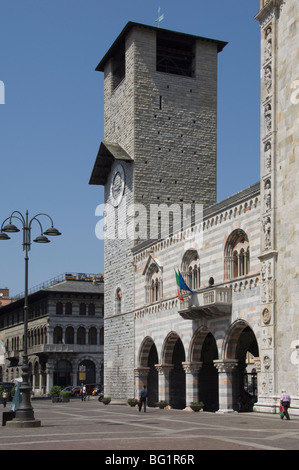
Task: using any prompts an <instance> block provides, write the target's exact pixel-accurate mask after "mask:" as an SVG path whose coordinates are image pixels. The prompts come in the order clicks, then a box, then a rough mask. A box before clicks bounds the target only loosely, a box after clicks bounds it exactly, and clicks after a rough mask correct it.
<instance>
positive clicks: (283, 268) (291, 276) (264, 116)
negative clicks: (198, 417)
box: [256, 0, 299, 411]
mask: <svg viewBox="0 0 299 470" xmlns="http://www.w3.org/2000/svg"><path fill="white" fill-rule="evenodd" d="M256 19H257V20H258V21H259V22H260V26H261V201H262V206H261V254H260V261H261V333H262V341H261V344H262V349H261V351H260V359H261V374H260V381H259V389H260V390H259V403H258V404H257V407H256V408H257V409H258V410H260V411H265V410H268V411H273V410H274V405H275V404H276V405H277V402H278V397H279V395H280V392H281V389H282V388H286V389H287V390H288V391H289V393H290V394H291V395H292V403H293V405H297V406H299V399H298V397H299V392H298V390H299V382H298V380H299V375H298V367H299V366H298V364H299V360H298V354H297V352H296V351H297V350H299V349H298V348H299V315H298V313H299V311H298V305H299V244H298V228H299V212H298V207H299V190H298V186H299V176H298V175H299V60H298V57H299V28H298V24H299V5H298V1H297V0H261V2H260V11H259V13H258V14H257V15H256ZM296 348H297V349H296Z"/></svg>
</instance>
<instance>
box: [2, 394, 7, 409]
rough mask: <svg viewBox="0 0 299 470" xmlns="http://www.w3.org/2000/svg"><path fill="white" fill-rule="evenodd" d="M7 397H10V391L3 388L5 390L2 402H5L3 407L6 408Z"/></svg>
mask: <svg viewBox="0 0 299 470" xmlns="http://www.w3.org/2000/svg"><path fill="white" fill-rule="evenodd" d="M7 398H8V393H7V390H3V392H2V403H3V408H5V407H6V402H7Z"/></svg>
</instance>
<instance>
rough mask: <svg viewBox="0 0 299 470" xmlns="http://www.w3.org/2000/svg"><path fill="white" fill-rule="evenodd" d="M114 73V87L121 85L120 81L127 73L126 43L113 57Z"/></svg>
mask: <svg viewBox="0 0 299 470" xmlns="http://www.w3.org/2000/svg"><path fill="white" fill-rule="evenodd" d="M112 74H113V89H115V88H116V87H117V85H119V83H120V82H121V81H122V80H123V78H125V74H126V51H125V45H124V44H123V46H121V47H120V49H119V50H118V51H117V53H116V54H115V56H114V58H113V65H112Z"/></svg>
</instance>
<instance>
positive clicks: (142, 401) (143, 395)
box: [139, 385, 147, 413]
mask: <svg viewBox="0 0 299 470" xmlns="http://www.w3.org/2000/svg"><path fill="white" fill-rule="evenodd" d="M146 399H147V389H146V385H144V386H143V389H142V390H141V392H140V396H139V411H141V409H142V404H143V407H144V413H145V412H146Z"/></svg>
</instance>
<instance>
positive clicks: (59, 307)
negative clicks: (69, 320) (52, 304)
mask: <svg viewBox="0 0 299 470" xmlns="http://www.w3.org/2000/svg"><path fill="white" fill-rule="evenodd" d="M62 314H63V304H62V302H57V304H56V315H62Z"/></svg>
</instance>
